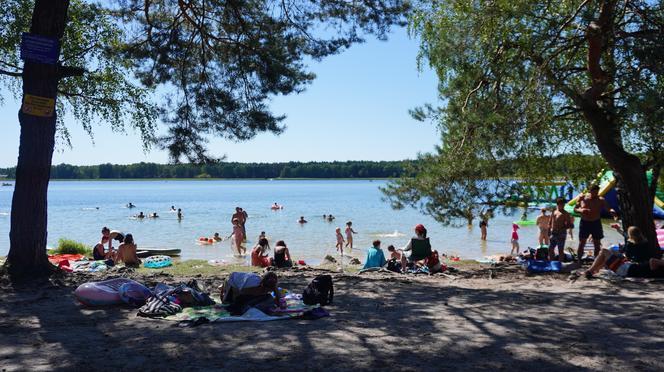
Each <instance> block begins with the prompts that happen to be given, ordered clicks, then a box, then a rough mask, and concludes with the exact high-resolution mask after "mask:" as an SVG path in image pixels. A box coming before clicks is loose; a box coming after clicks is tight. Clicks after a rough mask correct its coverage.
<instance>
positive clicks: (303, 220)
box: [297, 216, 307, 224]
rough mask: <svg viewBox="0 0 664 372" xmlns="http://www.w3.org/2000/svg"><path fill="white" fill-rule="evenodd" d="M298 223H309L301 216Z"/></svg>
mask: <svg viewBox="0 0 664 372" xmlns="http://www.w3.org/2000/svg"><path fill="white" fill-rule="evenodd" d="M297 223H300V224H302V223H307V220H305V219H304V216H300V219H299V220H298V221H297Z"/></svg>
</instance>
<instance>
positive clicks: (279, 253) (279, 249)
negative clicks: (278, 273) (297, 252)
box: [272, 240, 293, 267]
mask: <svg viewBox="0 0 664 372" xmlns="http://www.w3.org/2000/svg"><path fill="white" fill-rule="evenodd" d="M272 262H273V263H274V266H276V267H293V260H292V259H291V255H290V251H289V250H288V247H287V246H286V243H285V242H284V241H283V240H279V241H278V242H277V246H276V247H274V260H273V261H272Z"/></svg>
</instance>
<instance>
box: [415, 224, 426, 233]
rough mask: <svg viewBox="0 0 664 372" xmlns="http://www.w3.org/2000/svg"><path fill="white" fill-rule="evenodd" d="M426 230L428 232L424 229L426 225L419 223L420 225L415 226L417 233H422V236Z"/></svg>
mask: <svg viewBox="0 0 664 372" xmlns="http://www.w3.org/2000/svg"><path fill="white" fill-rule="evenodd" d="M425 230H426V229H425V228H424V225H422V224H421V223H419V224H417V225H416V226H415V232H416V233H420V234H421V233H423V232H424V231H425Z"/></svg>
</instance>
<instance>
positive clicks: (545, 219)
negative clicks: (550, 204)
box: [535, 207, 551, 246]
mask: <svg viewBox="0 0 664 372" xmlns="http://www.w3.org/2000/svg"><path fill="white" fill-rule="evenodd" d="M550 221H551V216H549V215H548V214H546V208H544V207H542V209H540V214H539V216H537V218H536V219H535V224H536V225H537V228H538V230H539V235H538V236H537V244H539V245H540V246H541V245H544V244H546V245H547V246H548V245H549V222H550Z"/></svg>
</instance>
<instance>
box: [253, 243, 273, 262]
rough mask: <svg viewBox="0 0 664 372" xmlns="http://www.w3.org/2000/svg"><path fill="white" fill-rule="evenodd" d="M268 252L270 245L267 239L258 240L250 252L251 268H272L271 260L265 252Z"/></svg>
mask: <svg viewBox="0 0 664 372" xmlns="http://www.w3.org/2000/svg"><path fill="white" fill-rule="evenodd" d="M269 250H270V244H269V243H268V242H267V239H260V240H259V241H258V243H257V244H256V245H255V246H254V248H253V249H252V250H251V266H258V267H268V266H272V260H271V259H270V257H269V256H268V254H267V251H269Z"/></svg>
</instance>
